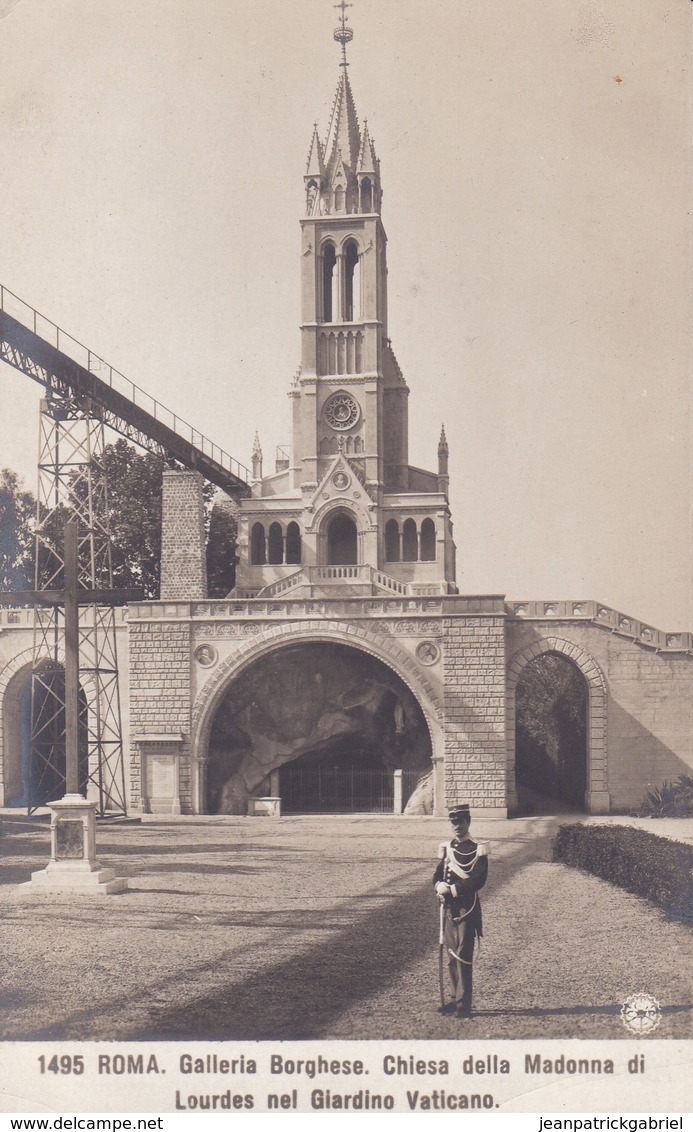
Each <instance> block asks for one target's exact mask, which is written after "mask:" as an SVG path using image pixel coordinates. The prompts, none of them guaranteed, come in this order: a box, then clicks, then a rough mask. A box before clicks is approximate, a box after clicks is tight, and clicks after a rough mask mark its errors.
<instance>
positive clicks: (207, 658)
mask: <svg viewBox="0 0 693 1132" xmlns="http://www.w3.org/2000/svg"><path fill="white" fill-rule="evenodd" d="M195 660H196V661H197V663H198V664H199V665H201V667H202V668H211V667H212V665H213V664H216V661H217V650H216V649H215V648H214V647H213V646H212V645H198V646H197V648H196V649H195Z"/></svg>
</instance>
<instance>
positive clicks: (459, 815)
mask: <svg viewBox="0 0 693 1132" xmlns="http://www.w3.org/2000/svg"><path fill="white" fill-rule="evenodd" d="M448 818H449V819H450V821H451V822H452V824H453V825H456V824H457V822H461V821H471V820H472V815H471V814H470V812H469V806H468V805H467V804H466V802H465V803H464V804H462V805H460V806H453V807H452V809H451V810H448Z"/></svg>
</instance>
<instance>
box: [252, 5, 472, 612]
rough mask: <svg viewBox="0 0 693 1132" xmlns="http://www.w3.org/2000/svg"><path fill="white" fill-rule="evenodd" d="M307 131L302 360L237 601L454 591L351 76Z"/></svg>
mask: <svg viewBox="0 0 693 1132" xmlns="http://www.w3.org/2000/svg"><path fill="white" fill-rule="evenodd" d="M334 36H335V39H336V40H337V42H338V43H339V44H340V46H341V62H340V65H339V79H338V82H337V89H336V93H335V97H334V101H333V104H332V111H331V114H330V119H329V125H328V128H327V132H326V134H325V135H324V136H321V134H320V132H319V130H318V126H317V124H316V125H315V126H314V127H313V134H312V138H311V142H310V149H309V153H308V161H307V165H306V171H305V174H304V190H305V215H304V217H303V218H302V220H301V228H302V247H301V259H300V263H301V276H300V278H301V300H302V301H301V312H302V313H301V364H300V367H299V372H298V374H297V376H296V378H295V379H294V381H293V383H292V385H291V389H290V393H289V397H290V402H291V414H292V444H291V446H290V449H291V454H290V456H289V457H288V458H284V457H282V459H278V460H277V463H276V466H275V469H274V471H273V472H271V473H270V474H269V475H263V470H262V452H261V449H260V443H259V439H258V438H257V436H256V439H255V445H254V448H253V483H252V493H251V496H250V498H247V499H244V500H243V501H242V503H241V508H240V514H239V539H238V545H239V558H240V561H239V563H238V568H237V571H236V585H235V588H234V590H233V591H232V592H233V595H234V596H236V597H239V598H253V597H263V598H264V597H268V598H274V597H277V598H280V597H284V596H287V597H291V598H292V599H293V598H303V597H310V598H314V597H335V596H337V595H338V594H340V593H341V594H351V595H352V596H355V597H358V596H363V595H370V594H387V595H388V596H392V595H393V593H396V594H403V595H410V594H411V595H417V596H426V595H431V596H438V595H445V594H450V593H453V594H454V593H457V588H456V585H455V545H454V542H453V536H452V521H451V517H450V507H449V504H448V498H447V492H448V468H447V461H448V451H447V443H446V442H445V436H444V433H443V434H442V436H441V444H440V446H439V449H438V469H437V471H435V472H433V471H425V470H424V469H421V468H416V467H413V466H412V465H411V464H410V463H409V451H408V407H407V403H408V397H409V389H408V387H407V384H406V382H405V380H404V376H403V374H402V371H401V370H400V367H399V365H398V363H397V359H396V357H395V354H394V351H393V349H392V343H391V341H390V338H389V335H388V326H387V259H386V243H387V240H386V235H385V229H384V226H383V220H382V214H381V209H382V196H383V194H382V185H381V173H380V161H379V159H378V156H377V154H376V150H375V145H374V142H373V139H372V138H371V135H370V131H369V129H368V124H367V122H365V121H364V123H363V125H361V124H360V122H359V118H358V115H357V113H356V104H355V101H354V96H353V93H352V89H351V83H350V80H349V63H348V61H347V57H346V48H347V45H348V44H349V43H350V42H351V40H352V38H353V31H352V29H351V28H350V27H349V26H348V25H347V22H346V16H345V8H344V7H343V8H342V14H341V17H340V23H339V26H338V27H337V29H336V30H335V33H334Z"/></svg>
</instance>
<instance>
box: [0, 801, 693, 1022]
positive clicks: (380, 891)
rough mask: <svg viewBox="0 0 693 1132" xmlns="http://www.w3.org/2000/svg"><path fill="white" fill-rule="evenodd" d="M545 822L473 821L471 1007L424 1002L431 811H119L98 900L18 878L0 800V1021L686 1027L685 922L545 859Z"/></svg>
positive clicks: (29, 846)
mask: <svg viewBox="0 0 693 1132" xmlns="http://www.w3.org/2000/svg"><path fill="white" fill-rule="evenodd" d="M566 820H568V819H566V817H565V816H563V817H562V818H560V819H559V818H544V817H542V818H539V817H535V818H523V819H516V820H513V821H501V820H496V821H474V822H473V826H472V836H474V837H476V838H477V839H484V840H486V839H488V840H489V841H490V843H491V845H490V873H489V882H488V884H487V886H486V888H485V890H484V892H483V894H482V895H483V912H484V932H485V935H484V939H483V943H482V948H481V952H480V954H479V955H478V956H477V959H476V965H475V1008H476V1014H475V1017H474V1018H473V1019H472V1020H471V1021H460V1020H457V1019H455V1018H454V1017H452V1018H451V1017H449V1016H441V1015H439V1014H438V1013H437V1007H438V1004H439V999H438V912H437V905H436V901H435V898H434V894H433V889H432V886H431V877H432V873H433V869H434V867H435V858H436V849H437V845H438V842H439V841H441V840H443V839H445V838H446V837H447V836H448V835H449V834H448V825H447V822H446V821H443V820H439V819H434V818H394V817H392V818H389V817H367V816H363V817H358V816H354V817H334V818H330V817H319V818H313V817H291V818H281V819H279V820H272V819H259V818H254V819H253V818H206V819H199V818H197V819H195V818H191V819H183V820H178V821H177V822H175V823H173V822H161V821H156V822H155V821H149V822H142V823H140V822H139V821H136V820H124V821H122V822H115V823H113V824H109V825H105V826H104V825H102V826H100V827H99V828H98V831H97V844H98V857H99V861H100V863H101V864H103V865H111V866H114V867H115V868H116V870H117V872H118V874H119V875H121V876H127V877H128V878H129V879H130V890H129V891H128V892H127V893H124V894H123V895H120V896H111V897H107V898H102V899H98V898H89V897H87V898H76V897H72V898H69V899H67V900H63V899H61V898H59V897H56V896H47V895H43V896H42V895H36V894H34V893H32V892H29V893H27V892H26V890H21V889H18V888H17V885H18V884H19V882H21V881H24V880H27V879H28V877H29V874H30V872H31V870H32V869H36V868H41V867H43V866H44V865H45V863H46V860H47V857H48V825H47V821H46V820H36V819H31V820H29V819H27V818H26V817H22V816H20V815H19V814H15V815H11V816H6V815H5V816H3V824H4V829H5V836H4V838H2V840H1V841H0V850H1V851H2V856H3V859H2V866H1V867H0V914H1V917H2V926H1V927H0V954H1V955H2V957H3V960H2V970H1V973H0V1004H1V1006H2V1010H1V1012H0V1013H1V1019H0V1036H1V1037H2V1038H3V1039H5V1040H22V1039H36V1040H45V1039H57V1038H75V1039H118V1040H140V1039H160V1040H165V1039H207V1040H209V1039H229V1040H233V1039H243V1040H249V1039H281V1038H285V1039H288V1038H292V1039H304V1038H305V1039H307V1038H322V1039H332V1038H369V1039H393V1038H400V1039H410V1038H433V1039H436V1038H451V1037H456V1036H462V1035H464V1037H465V1038H479V1039H482V1038H492V1039H500V1038H539V1037H541V1038H547V1037H553V1038H566V1037H577V1038H624V1037H631V1036H632V1035H630V1034H629V1033H628V1031H627V1030H625V1028H624V1026H623V1023H622V1021H621V1017H620V1008H621V1004H622V1002H623V1001H624V999H625V998H626V997H627V996H628V995H630V994H632V993H634V992H637V991H645V992H646V993H648V994H651V995H654V996H655V998H657V999H658V1001H659V1002H660V1004H661V1007H662V1015H663V1017H662V1022H661V1025H660V1027H659V1029H658V1030H657V1032H656V1036H657V1037H658V1038H687V1037H691V1036H693V1024H692V1023H693V977H692V975H691V972H693V945H692V942H691V932H690V928H689V927H687V926H685V925H684V924H681V923H677V922H674V921H670V920H669V919H668V918H667V917H666V916H665V915H664V914H663V913H661V912H659V911H657V910H656V909H654V908H653V907H651V906H650V905H649V904H647V903H646V902H644V901H642V900H639V899H638V898H636V897H633V896H630V895H628V894H627V893H624V892H621V891H620V890H618V889H616V888H614V887H612V886H611V885H609V884H607V883H605V882H604V881H600V880H598V879H597V878H594V877H590V876H587V875H585V874H582V873H579V872H577V871H576V870H573V869H568V868H566V867H565V866H563V865H554V864H551V863H550V841H551V837H552V836H553V834H554V832H555V830H556V829H557V828H558V825H559V824H561V822H563V821H566Z"/></svg>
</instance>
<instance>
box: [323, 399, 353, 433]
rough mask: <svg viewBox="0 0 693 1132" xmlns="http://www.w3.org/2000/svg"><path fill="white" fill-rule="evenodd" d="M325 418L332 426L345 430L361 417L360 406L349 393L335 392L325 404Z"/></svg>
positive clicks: (341, 430)
mask: <svg viewBox="0 0 693 1132" xmlns="http://www.w3.org/2000/svg"><path fill="white" fill-rule="evenodd" d="M324 416H325V420H326V421H327V423H328V425H329V426H330V428H336V429H337V430H338V431H340V432H343V431H344V430H345V429H347V428H351V427H352V425H355V424H356V422H357V420H358V419H359V407H358V404H357V403H356V401H355V400H354V398H353V397H351V396H350V394H349V393H333V394H332V396H331V397H330V398H329V400H328V401H327V403H326V405H325V409H324Z"/></svg>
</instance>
